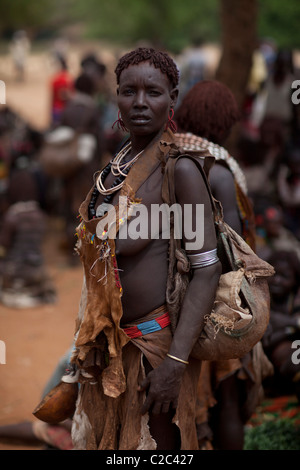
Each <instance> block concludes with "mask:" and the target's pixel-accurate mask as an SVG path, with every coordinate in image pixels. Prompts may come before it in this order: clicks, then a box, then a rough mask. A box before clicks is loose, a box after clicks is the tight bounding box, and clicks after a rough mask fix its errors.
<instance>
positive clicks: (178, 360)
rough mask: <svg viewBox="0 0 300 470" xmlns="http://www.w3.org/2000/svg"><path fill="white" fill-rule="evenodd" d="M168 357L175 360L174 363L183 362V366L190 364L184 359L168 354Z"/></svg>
mask: <svg viewBox="0 0 300 470" xmlns="http://www.w3.org/2000/svg"><path fill="white" fill-rule="evenodd" d="M167 356H168V357H170V358H171V359H174V361H177V362H182V363H183V364H188V361H184V360H183V359H179V357H176V356H172V355H171V354H167Z"/></svg>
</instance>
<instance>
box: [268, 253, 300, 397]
mask: <svg viewBox="0 0 300 470" xmlns="http://www.w3.org/2000/svg"><path fill="white" fill-rule="evenodd" d="M269 260H270V263H272V266H274V268H275V275H274V276H273V277H272V278H270V280H269V285H270V294H271V309H270V324H269V327H268V329H267V331H266V333H265V335H264V337H263V345H264V348H265V351H266V353H267V355H268V357H269V358H270V360H271V362H272V364H273V365H274V369H275V374H274V377H272V378H271V379H270V380H269V384H268V385H269V387H270V389H271V390H270V391H271V394H272V395H274V394H276V395H278V394H289V393H296V395H297V397H298V400H299V402H300V365H299V363H298V362H299V361H293V357H292V356H293V352H294V351H295V345H296V344H297V343H294V342H295V341H297V340H299V331H300V315H299V300H298V295H299V283H300V263H299V259H298V257H297V254H296V252H294V251H291V250H289V251H287V250H274V251H273V252H272V254H271V256H270V257H269ZM293 343H294V345H293Z"/></svg>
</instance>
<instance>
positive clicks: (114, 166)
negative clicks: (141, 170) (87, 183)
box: [89, 143, 143, 219]
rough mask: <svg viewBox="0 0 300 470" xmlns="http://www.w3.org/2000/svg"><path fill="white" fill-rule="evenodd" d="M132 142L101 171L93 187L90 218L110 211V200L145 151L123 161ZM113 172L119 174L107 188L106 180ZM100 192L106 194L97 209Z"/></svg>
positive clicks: (101, 215)
mask: <svg viewBox="0 0 300 470" xmlns="http://www.w3.org/2000/svg"><path fill="white" fill-rule="evenodd" d="M130 150H131V144H130V143H129V144H127V145H126V146H125V147H124V148H123V149H122V150H121V151H120V152H119V153H118V154H117V155H116V157H115V158H114V159H113V160H112V161H110V162H109V163H108V164H107V165H106V167H105V168H104V169H103V170H102V171H101V172H100V174H99V176H98V178H97V180H96V184H95V187H94V189H93V192H92V195H91V200H90V203H89V218H90V219H93V218H94V217H96V216H97V217H103V215H105V214H106V213H107V212H108V209H109V205H110V202H111V200H112V198H113V196H114V194H115V193H116V192H117V191H119V189H121V188H122V186H123V185H124V182H125V179H126V177H127V175H128V173H129V170H130V168H131V167H132V165H133V164H134V163H135V162H136V161H137V160H138V158H139V157H140V155H141V154H142V153H143V150H142V151H141V152H139V153H138V154H137V155H136V156H135V157H134V158H132V159H131V160H130V161H129V162H122V160H123V159H124V158H125V156H126V155H127V154H128V153H129V152H130ZM110 172H111V173H112V174H113V175H114V176H117V178H116V179H115V181H114V182H113V184H112V185H111V187H110V188H108V189H107V188H105V186H104V181H105V179H106V177H107V176H108V175H109V173H110ZM99 194H102V195H104V196H105V197H104V199H103V202H102V203H101V204H100V206H99V207H98V208H97V211H96V210H95V205H96V202H97V199H98V196H99Z"/></svg>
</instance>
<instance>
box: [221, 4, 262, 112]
mask: <svg viewBox="0 0 300 470" xmlns="http://www.w3.org/2000/svg"><path fill="white" fill-rule="evenodd" d="M220 7H221V12H220V13H221V29H222V48H223V52H222V56H221V60H220V63H219V67H218V69H217V72H216V79H217V80H219V81H221V82H223V83H225V84H226V85H227V86H228V87H229V88H230V89H231V91H232V92H233V94H234V95H235V97H236V100H237V102H238V104H239V106H242V104H243V101H244V97H245V91H246V87H247V83H248V78H249V73H250V70H251V65H252V55H253V51H254V49H255V48H256V45H257V36H256V22H257V0H220Z"/></svg>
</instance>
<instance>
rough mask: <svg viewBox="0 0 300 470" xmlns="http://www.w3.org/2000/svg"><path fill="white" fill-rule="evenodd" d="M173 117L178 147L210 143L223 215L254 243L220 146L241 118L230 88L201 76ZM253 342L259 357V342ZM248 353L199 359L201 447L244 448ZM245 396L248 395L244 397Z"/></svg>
mask: <svg viewBox="0 0 300 470" xmlns="http://www.w3.org/2000/svg"><path fill="white" fill-rule="evenodd" d="M175 117H176V123H177V125H178V129H179V131H180V132H177V133H176V143H177V144H178V145H179V146H180V148H182V149H183V150H184V151H187V152H192V151H199V150H203V149H208V150H209V151H210V152H211V154H212V155H213V156H214V157H215V159H216V161H215V165H214V166H213V167H212V168H211V170H210V173H209V179H210V185H211V190H212V193H213V195H214V197H215V198H216V199H217V200H218V201H220V202H221V204H222V208H223V213H224V220H225V221H226V222H227V223H228V225H230V226H231V227H232V228H233V229H234V230H235V231H236V232H237V233H239V234H240V235H241V236H243V238H244V239H245V240H246V241H247V243H248V244H249V245H250V246H251V248H252V249H255V231H254V214H253V210H252V205H251V203H250V201H249V199H248V197H247V186H246V181H245V177H244V174H243V172H242V170H241V169H240V167H239V165H238V163H237V161H236V160H235V159H234V158H233V157H232V156H230V155H229V153H228V152H227V151H226V149H225V148H224V147H223V145H224V142H226V140H227V138H228V137H229V136H230V133H231V131H232V129H233V126H234V125H235V124H236V123H237V121H238V119H239V111H238V105H237V103H236V100H235V98H234V96H233V94H232V92H231V91H230V90H229V88H228V87H227V86H226V85H224V84H223V83H220V82H218V81H216V80H202V81H201V82H199V83H197V84H196V85H194V86H193V87H192V88H191V89H190V90H189V92H188V93H187V94H186V95H185V97H184V99H183V100H182V103H181V105H180V107H179V108H178V110H177V112H176V116H175ZM255 348H256V350H257V351H259V352H260V355H261V356H262V359H261V362H262V361H263V359H264V358H263V355H262V352H261V347H260V345H257V346H256V347H255ZM257 354H258V353H257ZM251 358H253V353H252V356H251V355H250V353H249V354H247V355H246V356H245V357H244V358H243V359H241V360H240V359H230V360H226V361H225V360H220V361H217V362H216V361H214V362H208V361H203V363H202V367H201V374H200V381H199V396H198V405H197V406H198V413H197V428H198V436H199V441H200V442H201V446H202V448H211V447H212V445H213V446H214V448H218V449H221V450H242V449H243V446H244V425H245V422H247V420H248V419H249V416H251V414H252V412H253V410H254V409H255V407H256V405H257V403H258V400H259V398H260V397H259V395H258V394H259V393H260V392H261V387H260V385H261V377H260V376H259V374H258V370H259V369H257V370H255V374H253V372H252V369H253V367H254V366H253V361H252V359H251ZM264 363H265V360H264ZM254 390H255V393H254ZM249 392H251V393H249ZM247 396H248V397H252V400H250V399H249V398H248V400H247V401H246V400H245V398H246V397H247Z"/></svg>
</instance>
